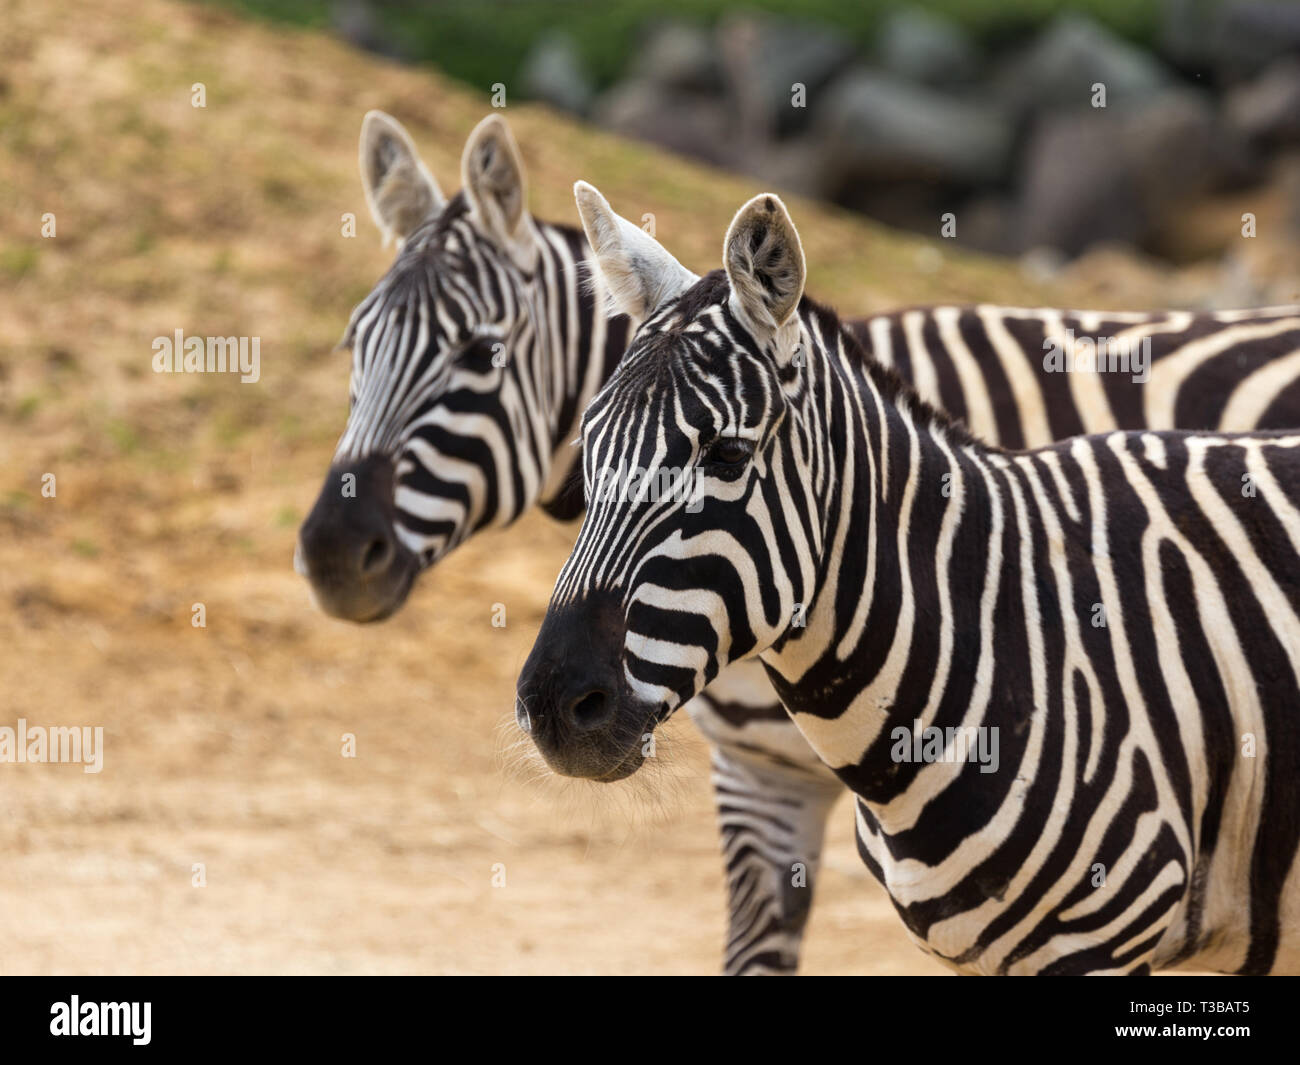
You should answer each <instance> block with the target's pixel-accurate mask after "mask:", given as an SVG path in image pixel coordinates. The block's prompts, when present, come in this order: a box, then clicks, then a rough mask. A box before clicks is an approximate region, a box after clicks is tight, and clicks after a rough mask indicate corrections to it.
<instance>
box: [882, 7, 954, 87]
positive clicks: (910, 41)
mask: <svg viewBox="0 0 1300 1065" xmlns="http://www.w3.org/2000/svg"><path fill="white" fill-rule="evenodd" d="M875 56H876V63H877V65H878V66H879V67H880V68H881V69H882V70H884V71H886V72H887V73H890V74H893V75H895V76H896V77H899V78H902V79H904V80H905V81H918V82H921V83H922V84H925V85H938V86H951V85H961V84H965V83H968V82H970V81H972V80H974V78H975V77H976V76H977V75H978V74H979V71H980V55H979V50H978V49H977V48H976V47H975V44H974V42H973V41H971V39H970V37H968V36H967V35H966V34H965V32H963V31H962V30H961V29H960V28H959V27H958V26H957V25H956V24H955V23H954V22H951V21H950V20H948V19H945V18H942V17H940V16H939V15H934V14H931V13H930V12H928V11H926V10H924V9H923V8H918V7H905V8H902V9H901V10H898V11H893V12H891V13H890V14H888V15H886V16H885V19H884V21H883V22H882V23H881V25H880V30H879V32H878V33H877V36H876V48H875Z"/></svg>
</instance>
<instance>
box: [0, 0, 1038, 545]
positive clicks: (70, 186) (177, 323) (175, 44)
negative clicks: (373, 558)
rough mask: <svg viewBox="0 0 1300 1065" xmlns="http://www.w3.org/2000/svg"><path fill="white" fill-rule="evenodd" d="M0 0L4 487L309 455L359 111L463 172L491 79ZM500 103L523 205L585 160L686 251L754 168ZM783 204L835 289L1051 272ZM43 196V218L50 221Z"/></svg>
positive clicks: (991, 285)
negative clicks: (390, 117) (231, 374)
mask: <svg viewBox="0 0 1300 1065" xmlns="http://www.w3.org/2000/svg"><path fill="white" fill-rule="evenodd" d="M0 12H2V14H0V21H2V22H3V24H4V25H5V26H6V28H7V32H6V34H5V36H4V38H3V40H0V50H2V52H0V70H2V71H3V80H2V81H0V187H2V188H4V189H5V201H6V202H5V205H4V206H5V210H4V212H3V214H0V227H2V228H0V321H3V323H4V329H3V332H2V334H0V359H2V360H3V369H4V376H3V379H0V388H3V392H2V393H0V396H2V397H3V398H2V399H0V404H2V405H0V416H2V417H3V418H4V419H5V422H6V423H8V424H9V425H10V426H11V427H12V428H17V429H18V430H19V432H17V433H12V432H11V433H6V434H5V437H6V440H5V442H4V443H3V444H2V445H0V447H3V452H2V454H3V457H4V460H5V461H3V463H0V468H2V469H3V470H4V477H5V480H6V483H5V485H4V488H5V489H6V490H7V491H9V492H11V493H18V494H19V495H23V494H26V493H29V492H30V490H31V487H30V486H31V485H32V479H31V478H32V476H33V474H34V473H35V472H38V471H39V470H41V469H44V468H45V467H46V466H48V464H49V461H50V460H51V458H53V457H55V456H58V457H61V458H65V459H66V458H73V459H74V460H75V461H76V462H77V463H78V464H84V465H85V466H87V467H90V468H93V469H94V470H95V471H96V473H95V475H96V477H102V476H103V475H104V473H105V464H108V465H109V466H110V467H112V466H115V465H116V464H118V463H121V464H123V465H124V466H125V467H130V468H138V467H139V466H140V464H145V465H149V466H152V467H153V470H154V473H155V474H162V475H169V474H170V472H172V471H180V470H183V469H185V468H187V467H188V466H189V465H190V464H192V463H193V462H194V461H195V460H196V459H198V458H199V457H201V456H202V455H203V454H205V453H207V452H209V451H211V450H213V449H217V450H219V451H220V452H221V453H222V454H224V455H230V454H231V453H232V450H235V451H238V450H243V449H248V450H249V451H250V452H253V453H256V452H260V451H262V449H264V448H266V447H274V448H276V449H277V451H278V452H279V453H280V454H281V455H284V454H285V452H286V449H287V451H288V452H290V453H292V452H294V451H296V450H297V449H298V448H306V449H307V450H308V451H310V452H311V453H312V455H313V456H314V458H315V460H316V461H319V459H320V457H321V456H322V455H323V454H324V453H325V449H326V448H327V447H328V444H329V442H330V441H331V439H332V438H333V436H334V435H335V434H336V433H337V432H338V430H339V428H340V426H341V424H342V419H343V416H344V410H345V407H344V404H345V396H344V380H345V373H346V371H345V365H346V360H345V358H344V356H343V354H342V353H338V352H333V351H332V348H333V346H334V343H335V342H336V341H337V339H338V337H339V335H340V333H341V331H342V328H343V325H344V324H345V322H346V320H347V315H348V312H349V310H350V308H351V307H352V305H353V304H354V303H355V302H356V301H357V300H358V299H360V298H361V297H362V296H363V295H364V294H365V292H366V291H367V290H368V288H369V286H370V285H371V284H372V283H373V281H374V280H375V279H376V278H377V277H378V276H379V274H380V273H381V272H382V271H383V269H384V268H385V266H386V264H387V261H388V258H389V256H388V253H386V252H384V251H383V250H381V249H380V248H379V246H378V240H377V238H376V233H375V230H374V228H373V227H372V225H371V223H370V220H369V217H368V215H367V214H366V210H365V204H364V201H363V199H362V196H361V190H360V186H359V183H358V180H357V175H356V148H355V145H356V136H357V130H358V127H359V123H360V118H361V115H362V114H363V113H364V111H365V110H366V109H367V108H371V107H381V108H384V109H386V110H388V111H390V112H392V113H393V114H395V115H396V116H398V117H399V118H400V119H401V120H402V121H403V122H405V123H406V124H407V125H408V127H409V128H410V129H411V131H412V133H413V135H414V136H415V138H416V140H417V142H418V143H419V145H420V147H421V149H422V151H423V152H424V153H425V158H426V159H427V161H428V162H429V164H430V165H431V167H432V168H433V170H434V172H435V173H436V174H437V175H438V176H439V178H440V180H441V181H442V182H443V184H444V186H445V187H447V188H454V187H456V186H457V184H458V173H459V152H460V148H461V145H462V144H463V142H464V139H465V136H466V134H467V133H468V132H469V130H470V129H471V128H472V127H473V125H474V124H475V123H476V122H477V121H478V120H479V119H480V118H481V117H482V116H483V115H484V114H485V113H486V110H487V107H486V103H485V101H484V100H483V99H482V98H480V97H478V96H476V95H474V94H473V93H471V92H469V91H467V90H465V89H464V88H462V87H459V86H458V85H456V84H454V83H451V82H449V81H447V80H445V79H443V78H440V77H438V76H436V75H434V74H431V73H429V72H427V71H417V70H411V69H404V68H402V67H400V66H396V65H392V64H388V63H385V62H382V61H379V60H376V59H374V58H372V57H369V56H365V55H361V54H358V53H355V52H352V51H350V50H348V49H347V48H345V47H343V46H342V45H340V44H338V43H336V42H335V41H333V40H330V39H328V38H327V37H325V36H322V35H320V34H318V33H316V32H312V31H299V30H294V29H285V28H279V27H275V28H273V27H270V26H267V25H264V24H249V23H247V22H246V21H243V20H241V19H239V18H238V17H236V16H235V15H232V14H230V13H227V12H223V11H219V10H214V9H210V8H206V7H199V6H194V5H190V4H179V3H169V2H166V0H110V2H104V0H100V2H99V3H95V4H92V5H89V6H88V7H87V6H85V5H79V4H76V5H74V4H64V3H58V2H50V3H42V4H29V3H25V2H23V0H0ZM196 82H201V83H203V85H204V86H205V88H206V96H207V106H206V107H205V108H202V109H199V108H195V107H193V106H191V86H192V85H193V84H194V83H196ZM507 115H508V118H509V119H510V121H511V122H512V125H513V127H514V129H515V131H516V135H517V136H518V138H519V140H520V142H521V145H522V148H523V152H524V155H525V157H526V160H527V163H528V167H529V171H530V178H531V200H532V207H533V209H534V211H535V212H536V213H537V214H538V215H539V216H541V217H546V218H554V219H559V220H566V219H567V220H572V219H573V218H574V211H573V205H572V199H571V195H570V188H571V185H572V182H573V180H574V179H575V178H578V177H583V178H586V179H588V180H591V181H593V182H595V183H596V184H597V185H598V186H599V187H600V188H601V189H602V190H603V191H604V192H605V193H606V194H607V195H608V196H609V198H610V200H611V202H612V203H613V204H614V205H615V207H616V208H617V209H619V210H621V211H622V212H624V213H625V214H627V215H629V216H632V217H640V216H641V215H642V214H643V213H644V212H647V211H649V212H653V213H654V214H655V215H656V217H657V222H658V233H659V235H660V237H661V239H663V240H664V241H665V243H666V244H667V245H668V246H669V247H670V248H672V250H673V251H674V252H676V253H677V255H678V256H679V257H680V258H682V260H683V261H684V262H686V263H688V264H690V265H691V266H693V267H694V268H696V269H700V270H703V269H707V268H711V267H712V266H714V265H716V263H717V260H718V251H719V245H720V243H721V237H722V233H723V231H724V228H725V226H726V224H727V222H728V220H729V219H730V217H731V214H732V212H733V211H734V210H735V208H736V207H737V206H738V205H739V204H740V203H741V202H742V201H743V200H744V199H746V198H747V197H749V196H750V195H752V194H753V193H755V192H757V191H760V190H759V189H758V188H757V187H755V186H753V185H752V184H749V183H746V182H745V181H743V180H740V179H737V178H735V177H731V176H723V175H719V174H715V173H710V172H708V171H707V170H704V169H702V168H701V167H699V166H696V165H693V164H689V163H686V162H683V161H680V160H677V159H674V158H671V157H668V156H665V155H663V154H662V153H660V152H657V151H655V150H652V149H650V148H646V147H643V146H641V145H635V144H627V143H623V142H620V141H617V140H615V139H612V138H610V137H608V136H606V135H603V134H601V133H598V132H596V131H594V130H591V129H588V128H585V127H582V126H579V125H576V124H574V123H573V122H571V121H568V120H566V119H562V118H558V117H556V116H555V115H553V114H551V113H548V112H547V111H544V110H541V109H539V108H533V107H520V108H513V107H512V108H510V109H509V110H508V112H507ZM794 210H795V212H796V218H797V220H798V223H799V226H800V230H801V233H802V234H803V237H804V241H805V245H806V247H807V250H808V257H809V261H810V264H811V267H812V285H811V289H812V291H813V292H815V293H817V294H819V295H821V296H822V297H823V298H826V299H829V300H832V301H834V302H836V303H838V304H839V305H840V306H841V307H842V308H844V309H846V310H852V311H855V312H861V311H866V310H870V309H878V308H883V307H887V306H890V305H895V304H899V303H917V302H924V301H927V300H933V299H936V298H943V299H983V298H988V299H1018V300H1033V299H1039V298H1045V297H1046V296H1049V295H1050V293H1044V292H1041V291H1039V290H1036V289H1035V288H1034V287H1033V286H1029V285H1027V284H1026V283H1025V281H1024V280H1023V278H1022V277H1020V276H1019V274H1018V272H1017V271H1016V270H1014V269H1013V268H1011V267H1010V266H1007V265H1003V264H999V263H994V262H991V261H986V260H981V259H979V258H976V257H974V256H970V255H965V254H958V253H954V252H950V251H949V249H946V248H943V249H938V250H939V251H940V253H941V254H939V255H936V254H934V252H933V251H928V250H927V251H925V252H924V253H921V252H920V245H919V244H918V242H917V241H916V240H915V239H912V238H904V237H900V236H897V235H894V234H892V233H889V232H886V231H884V230H882V229H880V228H878V227H875V226H872V225H870V224H869V223H866V222H864V221H862V220H860V219H857V218H853V217H850V216H848V215H847V214H842V213H838V212H834V211H830V210H827V209H825V208H822V207H815V206H812V205H808V204H799V203H796V204H795V205H794ZM47 212H52V213H53V214H54V215H55V220H56V226H57V230H56V232H57V235H56V237H55V238H54V239H44V238H42V236H41V226H42V218H43V216H44V215H45V214H46V213H47ZM346 212H353V213H355V214H356V215H357V219H358V220H357V227H356V229H357V236H356V237H355V238H354V239H347V238H345V237H343V236H342V235H341V226H342V223H341V217H342V215H344V214H345V213H346ZM935 247H936V248H937V245H936V246H935ZM177 328H183V329H185V330H186V332H187V333H191V334H198V335H208V334H212V335H223V336H224V335H256V336H260V337H261V338H262V359H263V378H262V381H261V383H259V384H258V385H254V386H248V385H245V386H238V387H237V386H235V385H233V384H232V383H231V382H229V381H226V380H217V381H214V380H211V379H201V378H189V379H185V378H179V377H178V378H162V377H159V376H157V375H154V374H152V373H151V372H150V357H151V347H150V344H151V341H152V339H153V338H154V337H156V336H160V335H170V334H171V333H172V332H173V331H174V330H175V329H177ZM74 440H75V443H74V442H73V441H74ZM18 449H21V451H19V450H18ZM69 449H72V450H71V451H70V450H69ZM20 456H21V457H20ZM294 495H295V497H296V498H298V499H301V498H302V497H301V495H300V494H299V493H294ZM285 505H286V506H288V505H289V502H288V500H286V504H285ZM122 517H125V515H122ZM288 524H290V522H289V520H288V518H287V516H286V518H285V525H286V527H287V526H288ZM249 538H250V539H253V537H251V535H250V537H249ZM250 546H252V545H251V544H250Z"/></svg>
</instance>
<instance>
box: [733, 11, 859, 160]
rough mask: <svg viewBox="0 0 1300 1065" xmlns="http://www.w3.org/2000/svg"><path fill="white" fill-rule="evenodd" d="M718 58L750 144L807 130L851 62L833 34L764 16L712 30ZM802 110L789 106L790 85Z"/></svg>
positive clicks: (748, 17) (843, 44)
mask: <svg viewBox="0 0 1300 1065" xmlns="http://www.w3.org/2000/svg"><path fill="white" fill-rule="evenodd" d="M717 42H718V53H719V55H720V57H721V59H722V66H723V71H724V74H725V76H726V80H727V83H728V86H729V87H730V91H731V96H732V99H733V100H734V103H735V107H736V110H737V113H738V115H739V120H740V132H741V135H742V136H743V137H744V138H745V139H747V140H750V141H754V140H768V139H771V138H774V137H784V136H789V135H790V134H792V133H794V132H796V131H797V130H800V129H802V128H805V127H806V126H807V125H808V115H809V111H810V109H812V108H814V107H816V106H817V103H818V98H819V95H820V92H821V90H822V89H823V88H824V87H825V86H826V85H827V84H828V83H829V82H830V81H831V79H832V78H834V77H835V75H836V74H838V73H839V72H840V71H842V70H844V69H845V68H846V67H847V66H848V65H849V64H850V63H851V62H852V60H853V55H854V49H853V46H852V45H851V44H850V43H849V42H848V41H846V40H845V39H844V37H843V36H842V35H840V34H839V33H837V32H836V31H833V30H829V29H823V28H821V27H819V26H817V25H810V24H808V23H805V22H792V21H789V20H786V19H778V18H773V17H770V16H767V15H753V14H743V15H728V16H726V17H725V18H724V19H723V20H722V21H721V22H720V23H719V25H718V30H717ZM796 84H798V85H802V86H803V87H804V91H803V96H804V106H802V107H799V106H795V104H794V102H793V100H794V94H795V88H794V87H795V85H796Z"/></svg>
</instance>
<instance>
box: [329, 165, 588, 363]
mask: <svg viewBox="0 0 1300 1065" xmlns="http://www.w3.org/2000/svg"><path fill="white" fill-rule="evenodd" d="M472 209H473V208H472V207H471V206H470V203H469V199H468V198H467V197H466V195H465V190H464V189H461V190H460V191H458V192H457V193H456V194H455V195H454V196H452V197H451V199H449V200H448V201H447V203H446V204H445V205H444V206H443V208H442V210H441V211H439V212H438V213H437V214H436V215H434V216H433V217H432V218H429V219H427V220H426V221H424V222H422V223H421V224H420V225H419V226H417V227H416V228H415V229H413V230H412V231H411V234H410V236H408V237H407V238H406V242H405V243H404V244H403V245H402V248H401V250H400V251H399V252H398V253H397V257H396V258H395V259H394V260H393V263H392V265H391V266H390V267H389V268H388V271H387V272H386V273H385V274H384V276H383V277H381V278H380V279H379V281H378V282H377V283H376V285H375V287H374V288H373V289H371V291H370V293H369V294H368V295H367V296H366V298H365V299H363V300H362V301H361V302H360V303H358V304H357V306H356V308H355V309H354V310H353V312H352V314H351V316H350V317H349V319H348V324H347V328H346V329H345V330H344V332H343V338H342V339H341V340H340V341H339V342H338V345H337V347H339V348H350V347H351V346H352V344H353V343H354V342H355V340H356V325H357V322H358V321H359V320H360V317H361V315H362V312H363V311H364V310H365V309H366V308H367V307H370V306H373V304H374V303H375V301H376V300H386V299H389V298H391V297H392V296H393V295H394V294H395V293H403V292H406V291H407V290H408V289H409V288H411V287H412V286H424V287H427V286H429V285H430V284H436V283H437V277H438V275H437V273H436V272H431V271H430V270H429V269H428V267H429V265H430V264H431V263H432V262H433V261H434V260H435V259H436V257H437V254H438V252H439V250H440V248H441V246H442V242H443V240H444V239H445V237H446V235H447V233H448V232H449V231H450V230H451V229H452V227H453V226H455V225H456V224H457V223H458V222H460V221H461V220H462V219H464V218H468V217H469V215H470V212H471V211H472ZM534 222H535V223H536V225H537V227H538V229H539V230H541V231H543V232H545V231H551V232H554V233H556V234H558V235H559V236H560V237H561V238H562V239H563V240H565V241H566V242H567V243H568V244H569V245H570V247H573V246H575V245H574V242H575V241H577V242H579V243H578V245H577V246H585V244H586V239H587V238H586V236H585V234H584V233H583V232H582V230H581V229H580V228H578V227H577V226H570V225H565V224H564V223H562V222H543V221H541V220H540V219H534ZM483 239H485V240H486V239H488V238H486V237H484V238H483ZM579 270H580V271H582V274H583V275H584V276H581V277H580V281H581V283H583V284H584V285H589V284H590V280H589V278H588V277H586V276H585V274H586V273H587V272H588V271H589V266H588V264H587V263H586V262H582V263H580V264H579Z"/></svg>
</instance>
